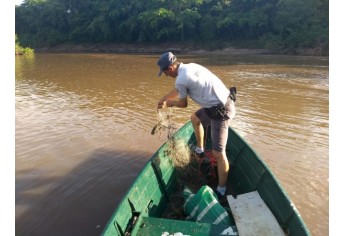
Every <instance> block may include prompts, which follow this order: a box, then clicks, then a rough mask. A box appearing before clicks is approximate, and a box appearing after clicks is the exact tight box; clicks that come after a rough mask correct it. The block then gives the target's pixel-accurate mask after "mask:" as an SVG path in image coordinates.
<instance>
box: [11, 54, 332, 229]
mask: <svg viewBox="0 0 345 236" xmlns="http://www.w3.org/2000/svg"><path fill="white" fill-rule="evenodd" d="M177 56H178V59H179V60H181V61H183V62H185V63H188V62H196V63H200V64H202V65H205V66H206V67H208V68H209V69H211V70H212V71H213V72H214V73H215V74H217V75H218V76H219V77H220V78H221V79H222V80H223V81H224V83H225V84H226V85H227V86H229V87H230V86H236V87H237V91H238V100H237V102H236V105H237V116H236V117H235V119H234V121H233V122H232V124H231V126H232V127H233V128H234V129H235V130H236V131H237V132H239V133H240V134H241V135H242V136H243V137H244V139H245V140H246V141H247V142H248V143H249V144H250V145H251V146H252V147H253V148H254V149H255V150H256V152H257V153H258V154H259V155H260V156H261V157H262V158H263V159H264V160H265V161H266V163H267V164H268V166H269V167H270V168H271V169H272V171H273V173H274V174H275V175H276V177H277V178H278V179H279V181H280V183H281V184H282V186H283V187H284V188H285V190H286V191H287V193H288V194H289V196H290V197H291V199H292V200H293V202H294V203H295V205H296V207H297V209H298V210H299V212H300V213H301V215H302V217H303V219H304V221H305V223H306V224H307V226H308V227H309V229H310V231H311V232H312V234H313V235H328V229H329V224H328V221H329V211H328V206H329V182H328V175H329V168H328V165H329V155H328V149H329V143H328V142H329V136H328V134H329V122H328V121H329V76H328V72H329V67H328V58H325V57H296V56H272V55H253V56H249V55H242V56H241V55H233V56H232V55H177ZM158 57H159V55H118V54H37V55H35V56H34V57H16V91H15V92H16V104H15V106H16V113H15V119H16V143H15V145H16V149H15V151H16V157H15V158H16V170H15V171H16V194H15V197H16V234H18V235H48V234H49V235H99V234H100V232H101V231H102V229H103V228H104V226H105V224H106V223H107V220H108V219H109V218H110V216H111V214H112V212H113V211H114V209H115V208H116V206H117V204H118V203H119V201H120V200H121V197H122V196H123V194H124V193H125V192H126V191H127V189H128V188H129V186H130V185H131V183H132V181H133V180H134V179H135V177H136V176H137V175H138V173H139V171H140V170H141V168H142V167H143V166H144V164H145V163H146V161H147V160H148V159H149V158H150V157H151V155H152V154H153V153H154V152H155V150H156V149H157V148H159V147H160V146H161V145H162V143H163V142H164V141H165V136H164V135H156V136H152V135H151V129H152V128H153V126H154V125H155V124H156V122H157V114H156V105H157V101H158V100H159V99H160V98H161V97H162V96H163V95H165V93H167V92H168V91H170V90H171V88H172V86H173V85H174V79H172V78H167V77H165V76H162V77H157V73H158V67H157V66H156V61H157V58H158ZM197 108H198V106H197V105H196V104H194V103H193V102H192V101H191V100H189V107H188V108H186V109H178V108H174V118H173V119H174V122H176V123H177V124H179V125H182V124H183V123H185V122H186V121H188V119H189V117H190V115H191V114H192V112H193V111H194V110H195V109H197Z"/></svg>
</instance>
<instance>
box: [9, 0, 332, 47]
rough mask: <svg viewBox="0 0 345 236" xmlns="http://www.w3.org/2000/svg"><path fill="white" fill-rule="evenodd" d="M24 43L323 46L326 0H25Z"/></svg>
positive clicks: (21, 13) (19, 30) (20, 9)
mask: <svg viewBox="0 0 345 236" xmlns="http://www.w3.org/2000/svg"><path fill="white" fill-rule="evenodd" d="M15 14H16V16H15V17H16V19H15V20H16V21H15V26H16V34H18V35H19V37H20V38H21V42H22V44H23V45H26V46H29V45H30V46H32V47H43V46H53V45H59V44H63V43H73V44H81V43H138V42H149V43H157V42H167V41H169V42H172V41H174V42H186V41H188V42H196V43H204V44H205V45H206V44H208V46H210V45H212V44H214V45H222V44H227V43H229V42H247V46H248V42H251V43H252V44H254V46H255V47H265V48H269V49H275V50H277V51H280V52H283V51H286V52H294V51H296V50H297V49H301V48H318V49H320V50H321V51H322V54H325V52H326V54H327V53H328V39H329V36H328V35H329V34H328V29H329V2H328V0H220V1H215V0H126V1H125V0H25V1H24V3H23V4H22V5H20V6H16V11H15Z"/></svg>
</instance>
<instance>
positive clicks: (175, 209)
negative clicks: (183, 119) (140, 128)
mask: <svg viewBox="0 0 345 236" xmlns="http://www.w3.org/2000/svg"><path fill="white" fill-rule="evenodd" d="M157 117H158V123H157V124H156V125H155V126H154V127H153V129H152V131H151V134H152V135H154V134H158V133H159V134H160V135H161V134H162V133H163V132H165V133H166V137H167V145H168V147H167V149H166V150H165V154H166V155H167V156H169V158H170V159H171V160H172V162H173V164H174V166H175V168H176V171H177V183H178V188H177V191H176V192H175V193H174V194H173V195H172V196H171V199H170V200H171V201H170V205H171V210H170V211H169V212H168V213H167V214H166V217H167V218H170V219H183V218H184V217H185V215H184V212H183V204H184V198H183V195H182V191H183V189H184V187H188V188H189V189H191V190H194V191H197V190H198V189H199V188H200V187H201V186H202V185H204V184H206V182H207V176H203V175H200V171H199V163H198V160H197V159H196V158H195V157H193V155H192V154H191V151H190V150H191V149H192V148H191V147H189V146H188V145H187V143H186V142H184V141H183V140H179V139H176V138H175V137H174V136H173V135H174V133H175V132H176V131H177V130H178V125H176V124H174V123H173V122H172V118H173V110H172V108H169V109H167V111H165V112H162V111H160V110H158V111H157Z"/></svg>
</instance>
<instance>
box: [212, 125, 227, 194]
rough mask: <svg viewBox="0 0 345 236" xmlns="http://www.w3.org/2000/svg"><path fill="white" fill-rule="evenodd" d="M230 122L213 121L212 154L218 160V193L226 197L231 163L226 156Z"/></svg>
mask: <svg viewBox="0 0 345 236" xmlns="http://www.w3.org/2000/svg"><path fill="white" fill-rule="evenodd" d="M229 122H230V121H229V120H212V122H211V126H212V127H211V129H212V130H211V136H212V154H213V156H214V157H215V158H216V160H217V170H218V187H217V191H218V192H219V193H220V194H221V195H222V196H224V194H225V193H226V181H227V178H228V173H229V168H230V167H229V161H228V158H227V156H226V151H225V149H226V144H227V141H228V128H229V127H228V124H229Z"/></svg>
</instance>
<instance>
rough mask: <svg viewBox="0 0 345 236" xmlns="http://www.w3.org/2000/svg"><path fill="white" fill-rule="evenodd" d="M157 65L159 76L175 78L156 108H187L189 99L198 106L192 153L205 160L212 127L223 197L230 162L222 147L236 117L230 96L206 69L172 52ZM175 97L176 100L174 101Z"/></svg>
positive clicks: (232, 98)
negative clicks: (206, 138)
mask: <svg viewBox="0 0 345 236" xmlns="http://www.w3.org/2000/svg"><path fill="white" fill-rule="evenodd" d="M157 65H158V66H159V69H160V70H159V74H158V76H161V74H162V73H164V74H165V75H166V76H170V77H172V78H176V81H175V88H174V89H172V90H171V91H170V92H169V93H168V94H166V95H165V96H164V97H162V98H161V99H160V100H159V101H158V108H164V107H174V106H175V107H187V106H188V100H187V96H189V97H190V98H191V99H192V100H193V101H195V102H196V103H197V104H199V105H200V106H201V108H200V109H199V110H197V111H196V112H195V113H194V114H192V116H191V121H192V124H193V128H194V132H195V136H196V141H197V147H196V148H195V154H196V156H198V157H204V142H203V141H204V133H205V132H204V128H203V126H204V127H207V126H211V134H212V137H211V138H212V155H213V156H214V157H215V158H216V160H217V168H218V187H217V189H216V193H217V196H218V198H219V199H220V198H222V197H223V196H225V194H226V180H227V177H228V172H229V162H228V158H227V156H226V152H225V147H226V143H227V139H228V126H229V123H230V120H231V119H232V118H233V117H234V116H235V103H234V101H233V100H235V99H234V97H233V95H231V94H230V91H229V89H228V88H227V87H226V86H225V85H224V84H223V82H222V81H221V80H220V79H219V78H218V77H217V76H216V75H215V74H213V73H212V72H211V71H209V70H208V69H207V68H205V67H203V66H201V65H198V64H195V63H189V64H183V63H182V62H178V61H177V59H176V56H175V55H174V54H173V53H171V52H166V53H164V54H162V55H161V57H160V58H159V60H158V62H157ZM176 97H178V100H176V99H175V100H173V99H174V98H176Z"/></svg>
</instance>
